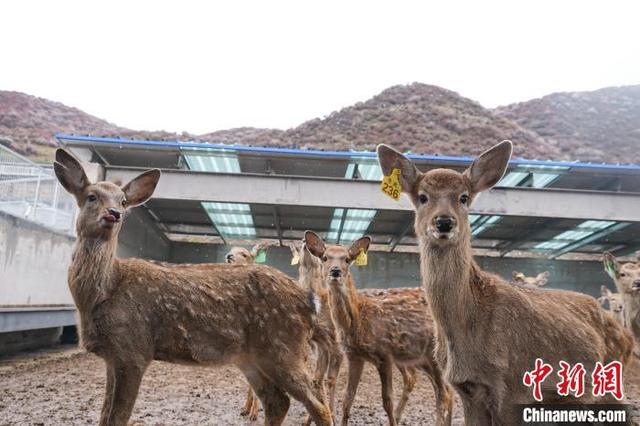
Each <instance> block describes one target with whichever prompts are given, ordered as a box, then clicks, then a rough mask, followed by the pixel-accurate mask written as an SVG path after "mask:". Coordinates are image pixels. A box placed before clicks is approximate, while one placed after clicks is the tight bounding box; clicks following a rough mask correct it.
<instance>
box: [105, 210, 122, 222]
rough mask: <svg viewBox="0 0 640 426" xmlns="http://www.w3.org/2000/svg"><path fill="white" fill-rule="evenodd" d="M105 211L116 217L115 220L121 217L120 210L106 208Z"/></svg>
mask: <svg viewBox="0 0 640 426" xmlns="http://www.w3.org/2000/svg"><path fill="white" fill-rule="evenodd" d="M107 212H109V214H110V215H111V216H113V217H114V218H115V219H116V222H117V221H119V220H120V218H121V217H122V212H120V210H117V209H113V208H109V209H107Z"/></svg>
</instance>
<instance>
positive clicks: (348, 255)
mask: <svg viewBox="0 0 640 426" xmlns="http://www.w3.org/2000/svg"><path fill="white" fill-rule="evenodd" d="M304 240H305V245H306V247H307V250H309V253H311V254H312V255H314V256H315V257H317V258H318V259H320V261H321V264H322V272H323V275H324V279H325V281H326V282H328V283H329V284H330V285H331V286H332V287H334V288H339V289H342V288H344V287H346V286H347V285H348V281H349V280H348V278H349V267H350V266H351V264H352V263H353V261H354V260H355V259H356V257H358V254H360V251H361V250H363V251H364V252H365V253H366V252H367V251H368V250H369V245H370V244H371V238H369V237H362V238H359V239H357V240H356V241H354V242H353V244H351V247H349V248H345V247H343V246H339V245H332V246H328V247H327V246H326V245H325V243H324V241H322V238H320V236H319V235H318V234H316V233H315V232H312V231H306V232H305V233H304Z"/></svg>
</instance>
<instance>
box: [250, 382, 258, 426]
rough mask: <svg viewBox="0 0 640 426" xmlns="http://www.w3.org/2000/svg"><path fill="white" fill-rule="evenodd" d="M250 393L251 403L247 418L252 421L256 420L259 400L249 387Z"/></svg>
mask: <svg viewBox="0 0 640 426" xmlns="http://www.w3.org/2000/svg"><path fill="white" fill-rule="evenodd" d="M251 393H252V394H253V400H252V404H251V411H250V412H249V420H251V421H252V422H254V421H256V420H258V414H259V413H260V400H259V399H258V397H257V396H256V395H255V392H253V389H251Z"/></svg>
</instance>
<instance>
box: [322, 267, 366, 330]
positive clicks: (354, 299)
mask: <svg viewBox="0 0 640 426" xmlns="http://www.w3.org/2000/svg"><path fill="white" fill-rule="evenodd" d="M345 279H346V280H347V282H346V285H345V286H341V287H337V286H334V285H332V284H331V283H328V286H329V288H330V289H331V290H330V293H331V308H332V309H331V310H332V312H333V316H334V320H335V321H336V324H337V325H338V326H339V327H340V328H341V329H342V330H343V332H344V334H345V336H354V335H356V334H357V330H358V327H359V325H360V307H359V305H358V302H359V301H358V293H357V292H356V289H355V285H354V283H353V278H351V274H349V275H348V276H347V277H345Z"/></svg>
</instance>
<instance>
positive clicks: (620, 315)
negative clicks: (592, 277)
mask: <svg viewBox="0 0 640 426" xmlns="http://www.w3.org/2000/svg"><path fill="white" fill-rule="evenodd" d="M600 293H601V294H602V296H600V297H599V298H598V302H600V305H601V306H602V307H603V308H604V307H608V308H609V311H611V313H612V314H613V316H614V317H615V318H616V319H617V320H618V322H619V323H620V324H622V325H623V326H626V322H625V318H624V303H623V302H622V295H621V294H620V293H614V292H612V291H611V290H609V289H608V288H607V287H606V286H604V285H602V286H600Z"/></svg>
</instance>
